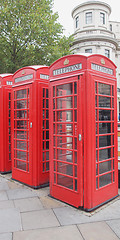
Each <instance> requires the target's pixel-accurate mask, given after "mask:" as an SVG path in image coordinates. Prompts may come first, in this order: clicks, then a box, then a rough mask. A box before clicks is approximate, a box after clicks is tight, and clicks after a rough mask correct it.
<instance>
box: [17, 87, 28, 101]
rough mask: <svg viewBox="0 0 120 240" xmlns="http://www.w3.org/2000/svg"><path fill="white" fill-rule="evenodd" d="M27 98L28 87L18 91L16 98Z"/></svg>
mask: <svg viewBox="0 0 120 240" xmlns="http://www.w3.org/2000/svg"><path fill="white" fill-rule="evenodd" d="M22 98H27V89H23V90H19V91H17V92H16V99H22Z"/></svg>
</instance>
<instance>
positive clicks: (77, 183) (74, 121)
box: [50, 76, 83, 207]
mask: <svg viewBox="0 0 120 240" xmlns="http://www.w3.org/2000/svg"><path fill="white" fill-rule="evenodd" d="M51 93H52V98H51V99H52V101H53V102H51V103H50V104H51V105H52V106H53V108H52V109H51V113H50V116H53V121H52V122H51V124H50V126H51V125H52V134H51V135H52V136H53V152H51V153H50V156H52V154H53V157H52V158H51V160H52V159H53V160H52V166H51V167H52V168H53V169H52V171H51V173H50V174H51V180H52V187H51V190H50V191H51V195H52V196H53V197H56V198H59V199H60V200H62V201H64V202H67V203H69V204H73V203H74V204H75V205H76V206H77V207H78V206H82V205H83V163H82V161H83V159H82V108H81V79H80V77H79V76H77V77H73V78H68V79H67V78H66V79H64V80H60V81H55V82H53V83H51ZM51 119H52V118H50V120H51Z"/></svg>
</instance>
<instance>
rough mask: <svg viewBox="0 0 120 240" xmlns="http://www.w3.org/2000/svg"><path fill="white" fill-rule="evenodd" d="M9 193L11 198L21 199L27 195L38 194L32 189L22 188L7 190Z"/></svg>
mask: <svg viewBox="0 0 120 240" xmlns="http://www.w3.org/2000/svg"><path fill="white" fill-rule="evenodd" d="M7 195H8V198H9V199H20V198H27V197H35V196H37V193H36V192H34V191H33V190H31V189H26V188H20V189H10V190H7Z"/></svg>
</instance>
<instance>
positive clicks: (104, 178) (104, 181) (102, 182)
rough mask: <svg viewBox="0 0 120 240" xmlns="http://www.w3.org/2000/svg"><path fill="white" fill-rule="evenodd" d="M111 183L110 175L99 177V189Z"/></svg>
mask: <svg viewBox="0 0 120 240" xmlns="http://www.w3.org/2000/svg"><path fill="white" fill-rule="evenodd" d="M111 182H112V174H111V173H109V174H105V175H103V176H100V177H99V187H104V186H106V185H108V184H110V183H111Z"/></svg>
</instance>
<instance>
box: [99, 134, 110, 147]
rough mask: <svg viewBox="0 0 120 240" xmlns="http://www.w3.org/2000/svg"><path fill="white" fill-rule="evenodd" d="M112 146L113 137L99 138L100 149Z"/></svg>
mask: <svg viewBox="0 0 120 240" xmlns="http://www.w3.org/2000/svg"><path fill="white" fill-rule="evenodd" d="M105 146H111V136H109V135H107V136H99V147H105Z"/></svg>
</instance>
